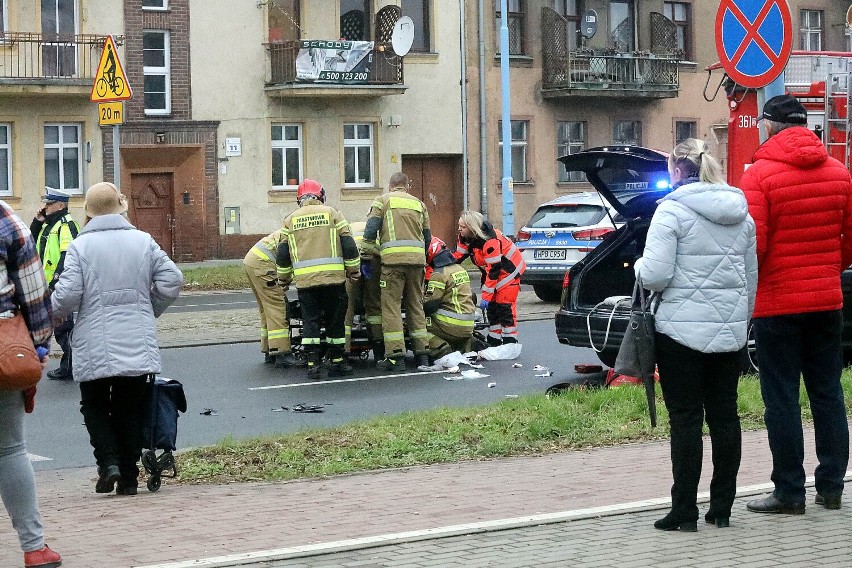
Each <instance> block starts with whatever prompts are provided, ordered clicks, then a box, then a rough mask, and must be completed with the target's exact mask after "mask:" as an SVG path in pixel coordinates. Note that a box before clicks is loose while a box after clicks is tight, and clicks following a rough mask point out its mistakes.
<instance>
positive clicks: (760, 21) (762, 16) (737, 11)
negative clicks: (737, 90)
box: [716, 0, 793, 89]
mask: <svg viewBox="0 0 852 568" xmlns="http://www.w3.org/2000/svg"><path fill="white" fill-rule="evenodd" d="M792 49H793V23H792V18H791V17H790V7H789V6H788V5H787V0H722V1H721V2H720V3H719V10H718V11H717V12H716V51H717V53H718V54H719V62H720V63H721V64H722V67H723V68H724V69H725V72H726V73H727V74H728V76H729V77H730V78H731V79H733V80H734V81H736V82H737V84H739V85H742V86H743V87H749V88H753V89H757V88H760V87H765V86H766V85H768V84H769V83H771V82H772V81H773V80H775V79H776V78H777V77H778V75H780V74H781V72H782V71H784V67H785V66H786V65H787V59H789V57H790V52H791V51H792Z"/></svg>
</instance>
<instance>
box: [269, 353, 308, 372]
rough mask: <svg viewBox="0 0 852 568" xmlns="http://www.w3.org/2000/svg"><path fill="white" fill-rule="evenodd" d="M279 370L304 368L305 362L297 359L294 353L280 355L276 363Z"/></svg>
mask: <svg viewBox="0 0 852 568" xmlns="http://www.w3.org/2000/svg"><path fill="white" fill-rule="evenodd" d="M275 366H276V367H278V368H279V369H292V368H293V367H304V366H305V361H303V360H301V359H299V358H298V357H296V356H295V355H294V354H293V353H292V352H289V351H288V352H287V353H279V354H278V357H277V358H276V361H275Z"/></svg>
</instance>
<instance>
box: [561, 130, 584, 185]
mask: <svg viewBox="0 0 852 568" xmlns="http://www.w3.org/2000/svg"><path fill="white" fill-rule="evenodd" d="M585 147H586V123H585V122H558V123H556V157H557V158H558V157H560V156H569V155H571V154H576V153H577V152H579V151H580V150H582V149H584V148H585ZM557 163H558V164H559V166H558V167H559V178H558V181H560V182H568V181H586V175H585V174H584V173H583V172H569V171H567V170H566V169H565V165H564V164H563V163H562V162H557Z"/></svg>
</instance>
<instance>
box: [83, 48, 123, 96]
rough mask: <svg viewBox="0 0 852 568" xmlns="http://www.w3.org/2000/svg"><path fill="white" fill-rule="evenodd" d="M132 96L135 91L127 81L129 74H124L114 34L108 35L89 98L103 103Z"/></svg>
mask: <svg viewBox="0 0 852 568" xmlns="http://www.w3.org/2000/svg"><path fill="white" fill-rule="evenodd" d="M131 97H133V91H132V90H131V89H130V83H128V82H127V76H126V75H125V74H124V68H123V67H122V66H121V60H120V59H119V58H118V50H116V48H115V40H113V39H112V36H107V38H106V40H105V41H104V49H103V53H101V61H100V63H98V72H97V74H96V75H95V83H94V84H93V85H92V94H91V95H90V96H89V100H91V101H92V102H93V103H102V102H107V101H126V100H128V99H130V98H131Z"/></svg>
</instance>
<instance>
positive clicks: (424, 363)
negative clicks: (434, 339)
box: [417, 353, 429, 367]
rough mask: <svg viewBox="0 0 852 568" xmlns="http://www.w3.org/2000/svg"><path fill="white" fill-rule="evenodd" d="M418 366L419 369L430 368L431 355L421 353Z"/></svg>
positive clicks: (418, 357)
mask: <svg viewBox="0 0 852 568" xmlns="http://www.w3.org/2000/svg"><path fill="white" fill-rule="evenodd" d="M417 366H418V367H428V366H429V355H427V354H426V353H421V354H420V355H418V356H417Z"/></svg>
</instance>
